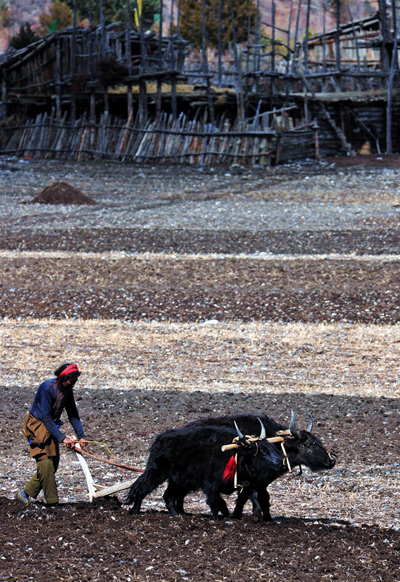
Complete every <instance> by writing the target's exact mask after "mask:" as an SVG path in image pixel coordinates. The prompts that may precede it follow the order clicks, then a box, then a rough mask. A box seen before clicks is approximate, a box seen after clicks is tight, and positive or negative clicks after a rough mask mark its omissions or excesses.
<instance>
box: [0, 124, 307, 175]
mask: <svg viewBox="0 0 400 582" xmlns="http://www.w3.org/2000/svg"><path fill="white" fill-rule="evenodd" d="M315 133H316V132H315V130H314V129H313V128H312V127H311V126H307V127H305V126H303V127H302V128H299V129H296V128H294V129H287V130H283V129H282V128H278V129H276V128H273V127H262V125H260V124H258V126H257V127H256V128H255V127H254V124H253V127H252V126H251V125H250V127H246V128H245V129H239V127H238V126H234V127H228V123H227V122H226V121H225V122H223V121H222V122H221V123H220V125H219V127H215V126H211V124H207V123H202V122H200V121H197V120H188V119H187V118H186V117H185V116H184V115H183V114H182V115H180V116H179V117H178V118H176V119H174V118H173V116H172V115H167V114H163V115H162V116H160V117H159V119H157V120H155V121H154V120H151V121H150V120H149V121H148V122H147V123H146V124H145V125H144V126H141V127H139V126H138V125H137V123H136V120H133V119H130V120H129V119H128V120H123V119H121V118H116V117H115V118H113V117H110V116H107V115H103V116H102V117H101V119H100V122H99V123H90V122H89V120H88V117H87V116H86V115H83V117H82V118H80V119H79V120H77V121H75V122H74V123H70V122H69V121H68V120H67V119H66V115H65V116H64V118H63V119H62V120H61V122H57V121H56V116H55V114H51V115H49V114H47V113H44V114H39V115H38V116H37V117H36V118H35V119H33V120H30V121H28V122H24V123H23V124H21V125H3V126H0V153H1V154H3V155H16V156H21V157H29V158H38V159H40V158H41V159H56V160H71V161H81V160H92V159H104V160H118V161H123V162H137V163H146V162H148V163H170V164H175V163H180V164H182V163H184V164H193V165H219V164H220V165H231V164H240V165H247V166H254V165H260V166H269V165H270V164H274V163H278V162H279V161H284V160H285V158H287V156H286V155H285V150H286V149H287V152H289V151H290V159H302V158H305V157H312V156H314V155H316V151H317V150H316V147H317V144H318V139H317V136H316V135H315Z"/></svg>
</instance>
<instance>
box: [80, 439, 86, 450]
mask: <svg viewBox="0 0 400 582" xmlns="http://www.w3.org/2000/svg"><path fill="white" fill-rule="evenodd" d="M78 445H79V446H80V447H82V449H84V448H85V447H86V445H87V440H86V439H79V441H78Z"/></svg>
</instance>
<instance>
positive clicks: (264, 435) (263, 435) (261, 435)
mask: <svg viewBox="0 0 400 582" xmlns="http://www.w3.org/2000/svg"><path fill="white" fill-rule="evenodd" d="M257 418H258V416H257ZM258 422H259V423H260V424H261V432H260V440H262V441H263V440H264V439H265V437H266V436H267V432H266V430H265V426H264V425H263V423H262V421H261V419H260V418H258Z"/></svg>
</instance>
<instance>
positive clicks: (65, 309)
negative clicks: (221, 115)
mask: <svg viewBox="0 0 400 582" xmlns="http://www.w3.org/2000/svg"><path fill="white" fill-rule="evenodd" d="M0 213H1V220H2V229H1V231H0V289H1V302H0V318H1V319H0V330H1V332H0V333H1V345H0V371H1V376H0V390H1V400H0V407H1V412H0V414H1V419H2V420H1V424H0V444H1V449H0V451H1V453H0V454H1V471H0V512H1V513H0V515H1V530H0V581H1V582H10V581H13V582H27V581H29V580H35V581H36V580H38V581H39V580H40V581H43V582H50V581H51V582H54V580H59V581H60V582H67V581H80V582H94V581H98V582H109V581H110V582H111V581H115V580H116V581H118V582H122V581H124V582H125V581H126V582H128V581H140V582H142V581H145V580H149V581H153V580H164V581H168V582H170V581H181V580H190V581H197V580H205V581H213V582H214V581H221V582H222V581H234V580H235V581H236V580H242V581H243V582H246V581H258V580H260V581H261V580H265V581H275V580H279V581H281V580H285V581H287V582H294V581H296V582H297V581H298V582H303V581H304V582H308V581H313V582H314V581H329V580H339V581H343V582H344V581H346V582H347V581H351V580H357V581H358V582H360V581H364V580H368V581H370V580H371V581H379V580H382V581H385V582H386V581H387V582H389V581H390V582H394V581H396V580H400V570H399V567H400V560H399V552H400V534H399V527H400V517H399V505H400V503H399V492H400V480H399V410H398V403H399V386H400V358H399V356H400V326H399V318H400V228H399V227H400V160H399V159H398V158H397V157H395V156H392V157H358V158H345V159H340V158H338V159H335V160H325V161H322V162H319V163H317V162H311V161H310V162H304V163H302V164H291V165H288V166H281V167H274V168H269V169H261V168H253V169H246V168H241V167H238V166H236V167H227V168H217V167H215V168H189V167H170V166H144V167H143V166H139V165H125V164H118V163H97V162H93V163H86V162H85V163H68V162H58V161H46V160H43V161H41V162H39V161H30V160H23V159H10V158H4V159H3V160H1V159H0ZM64 361H74V362H76V363H77V364H78V365H79V367H80V368H81V369H82V371H83V374H82V376H81V378H80V379H79V382H78V384H77V386H76V398H77V404H78V407H79V410H80V414H81V417H82V419H83V422H84V426H85V428H86V432H87V436H88V438H89V440H90V441H91V442H90V444H89V450H90V451H92V452H93V453H95V454H97V455H100V456H101V457H104V458H107V459H108V460H115V459H117V460H118V461H120V462H121V463H124V464H126V465H129V466H132V467H139V468H144V466H145V463H146V459H147V455H148V450H149V446H150V444H151V442H152V440H153V438H154V436H155V435H156V434H157V433H158V432H160V431H162V430H164V429H166V428H169V427H175V426H182V425H183V424H184V423H186V422H188V421H191V420H194V419H195V418H199V417H203V416H209V415H214V416H215V415H219V414H225V413H231V412H245V411H252V412H256V413H257V412H259V413H264V414H265V413H266V414H269V415H270V416H272V417H274V418H275V419H276V420H278V421H281V422H283V423H286V422H288V420H289V417H290V411H291V410H292V409H293V410H295V412H296V414H297V423H298V426H299V427H300V428H302V427H306V426H307V423H308V411H310V412H311V414H312V415H313V417H314V420H315V424H314V432H315V433H316V434H317V435H318V436H320V437H321V439H322V440H323V441H324V443H325V444H326V446H327V447H328V448H329V450H331V451H333V452H335V453H336V454H337V456H338V462H337V465H336V466H335V468H334V469H332V470H331V471H327V472H324V473H311V472H309V471H308V470H307V469H305V470H304V471H303V474H302V475H298V472H297V471H295V472H294V473H293V474H288V475H286V476H285V477H283V478H281V479H280V480H278V481H276V482H275V483H273V484H272V485H271V486H270V488H269V490H270V494H271V505H272V507H271V510H272V515H273V518H274V520H273V522H272V523H254V521H253V520H252V517H251V508H250V506H248V505H247V506H246V507H245V515H244V517H243V519H241V520H233V519H225V520H221V521H212V520H211V519H210V517H209V511H208V507H207V505H206V504H205V502H204V498H203V495H202V494H201V493H196V494H193V495H190V496H188V498H187V500H186V504H185V508H186V511H187V514H186V515H184V516H180V517H178V518H172V517H171V516H170V515H169V514H168V513H167V511H166V509H165V507H164V504H163V501H162V493H163V487H160V488H159V489H158V490H156V491H155V492H154V493H153V494H152V495H150V496H149V497H148V498H146V499H145V501H144V503H143V510H142V513H141V514H140V515H138V516H134V515H130V514H129V512H128V508H127V507H126V506H125V505H123V504H122V502H123V500H124V495H125V493H124V492H120V493H117V494H115V495H113V496H111V497H104V498H100V499H97V500H96V501H94V502H92V503H91V502H89V501H88V494H87V489H86V485H85V479H84V475H83V472H82V470H81V468H80V465H79V463H78V461H77V459H76V455H75V454H74V453H71V452H69V451H66V450H65V451H62V463H61V467H60V469H59V472H58V483H59V492H60V497H61V504H60V505H59V506H58V507H53V508H51V507H47V506H46V505H45V504H44V500H43V498H41V497H40V498H38V500H37V501H36V502H34V503H32V502H31V503H30V504H29V505H28V506H26V507H25V506H22V505H21V504H20V503H19V502H17V501H16V500H15V499H14V496H15V493H16V491H17V490H18V489H19V488H21V487H22V486H23V485H24V483H25V481H26V480H27V479H28V478H29V476H30V474H31V472H32V471H33V468H34V466H33V464H32V461H30V460H29V458H28V455H27V447H26V443H25V441H24V437H23V435H22V433H21V428H22V424H23V420H24V417H25V414H26V411H27V410H28V408H29V406H30V405H31V402H32V398H33V395H34V392H35V389H36V387H37V385H38V384H39V383H40V382H41V381H42V380H44V379H46V378H48V377H50V376H51V375H52V372H53V370H54V369H55V368H56V367H57V366H58V365H59V364H60V363H62V362H64ZM67 430H69V425H68V423H67ZM88 463H89V466H90V469H91V471H92V474H93V476H94V478H95V480H96V482H97V483H98V484H99V485H100V484H101V485H106V486H108V485H114V484H116V483H118V482H120V481H126V480H129V479H134V478H135V477H136V476H137V473H134V472H130V471H128V470H121V469H119V468H117V467H115V466H113V465H110V464H106V463H104V462H100V461H96V460H93V459H89V460H88ZM227 502H228V505H229V507H230V508H232V506H233V504H234V496H231V497H229V498H228V499H227Z"/></svg>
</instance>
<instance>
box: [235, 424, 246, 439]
mask: <svg viewBox="0 0 400 582" xmlns="http://www.w3.org/2000/svg"><path fill="white" fill-rule="evenodd" d="M233 423H234V425H235V428H236V432H237V433H238V437H239V438H240V439H243V438H244V435H243V434H242V433H241V432H240V430H239V427H238V425H237V424H236V420H234V421H233Z"/></svg>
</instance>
